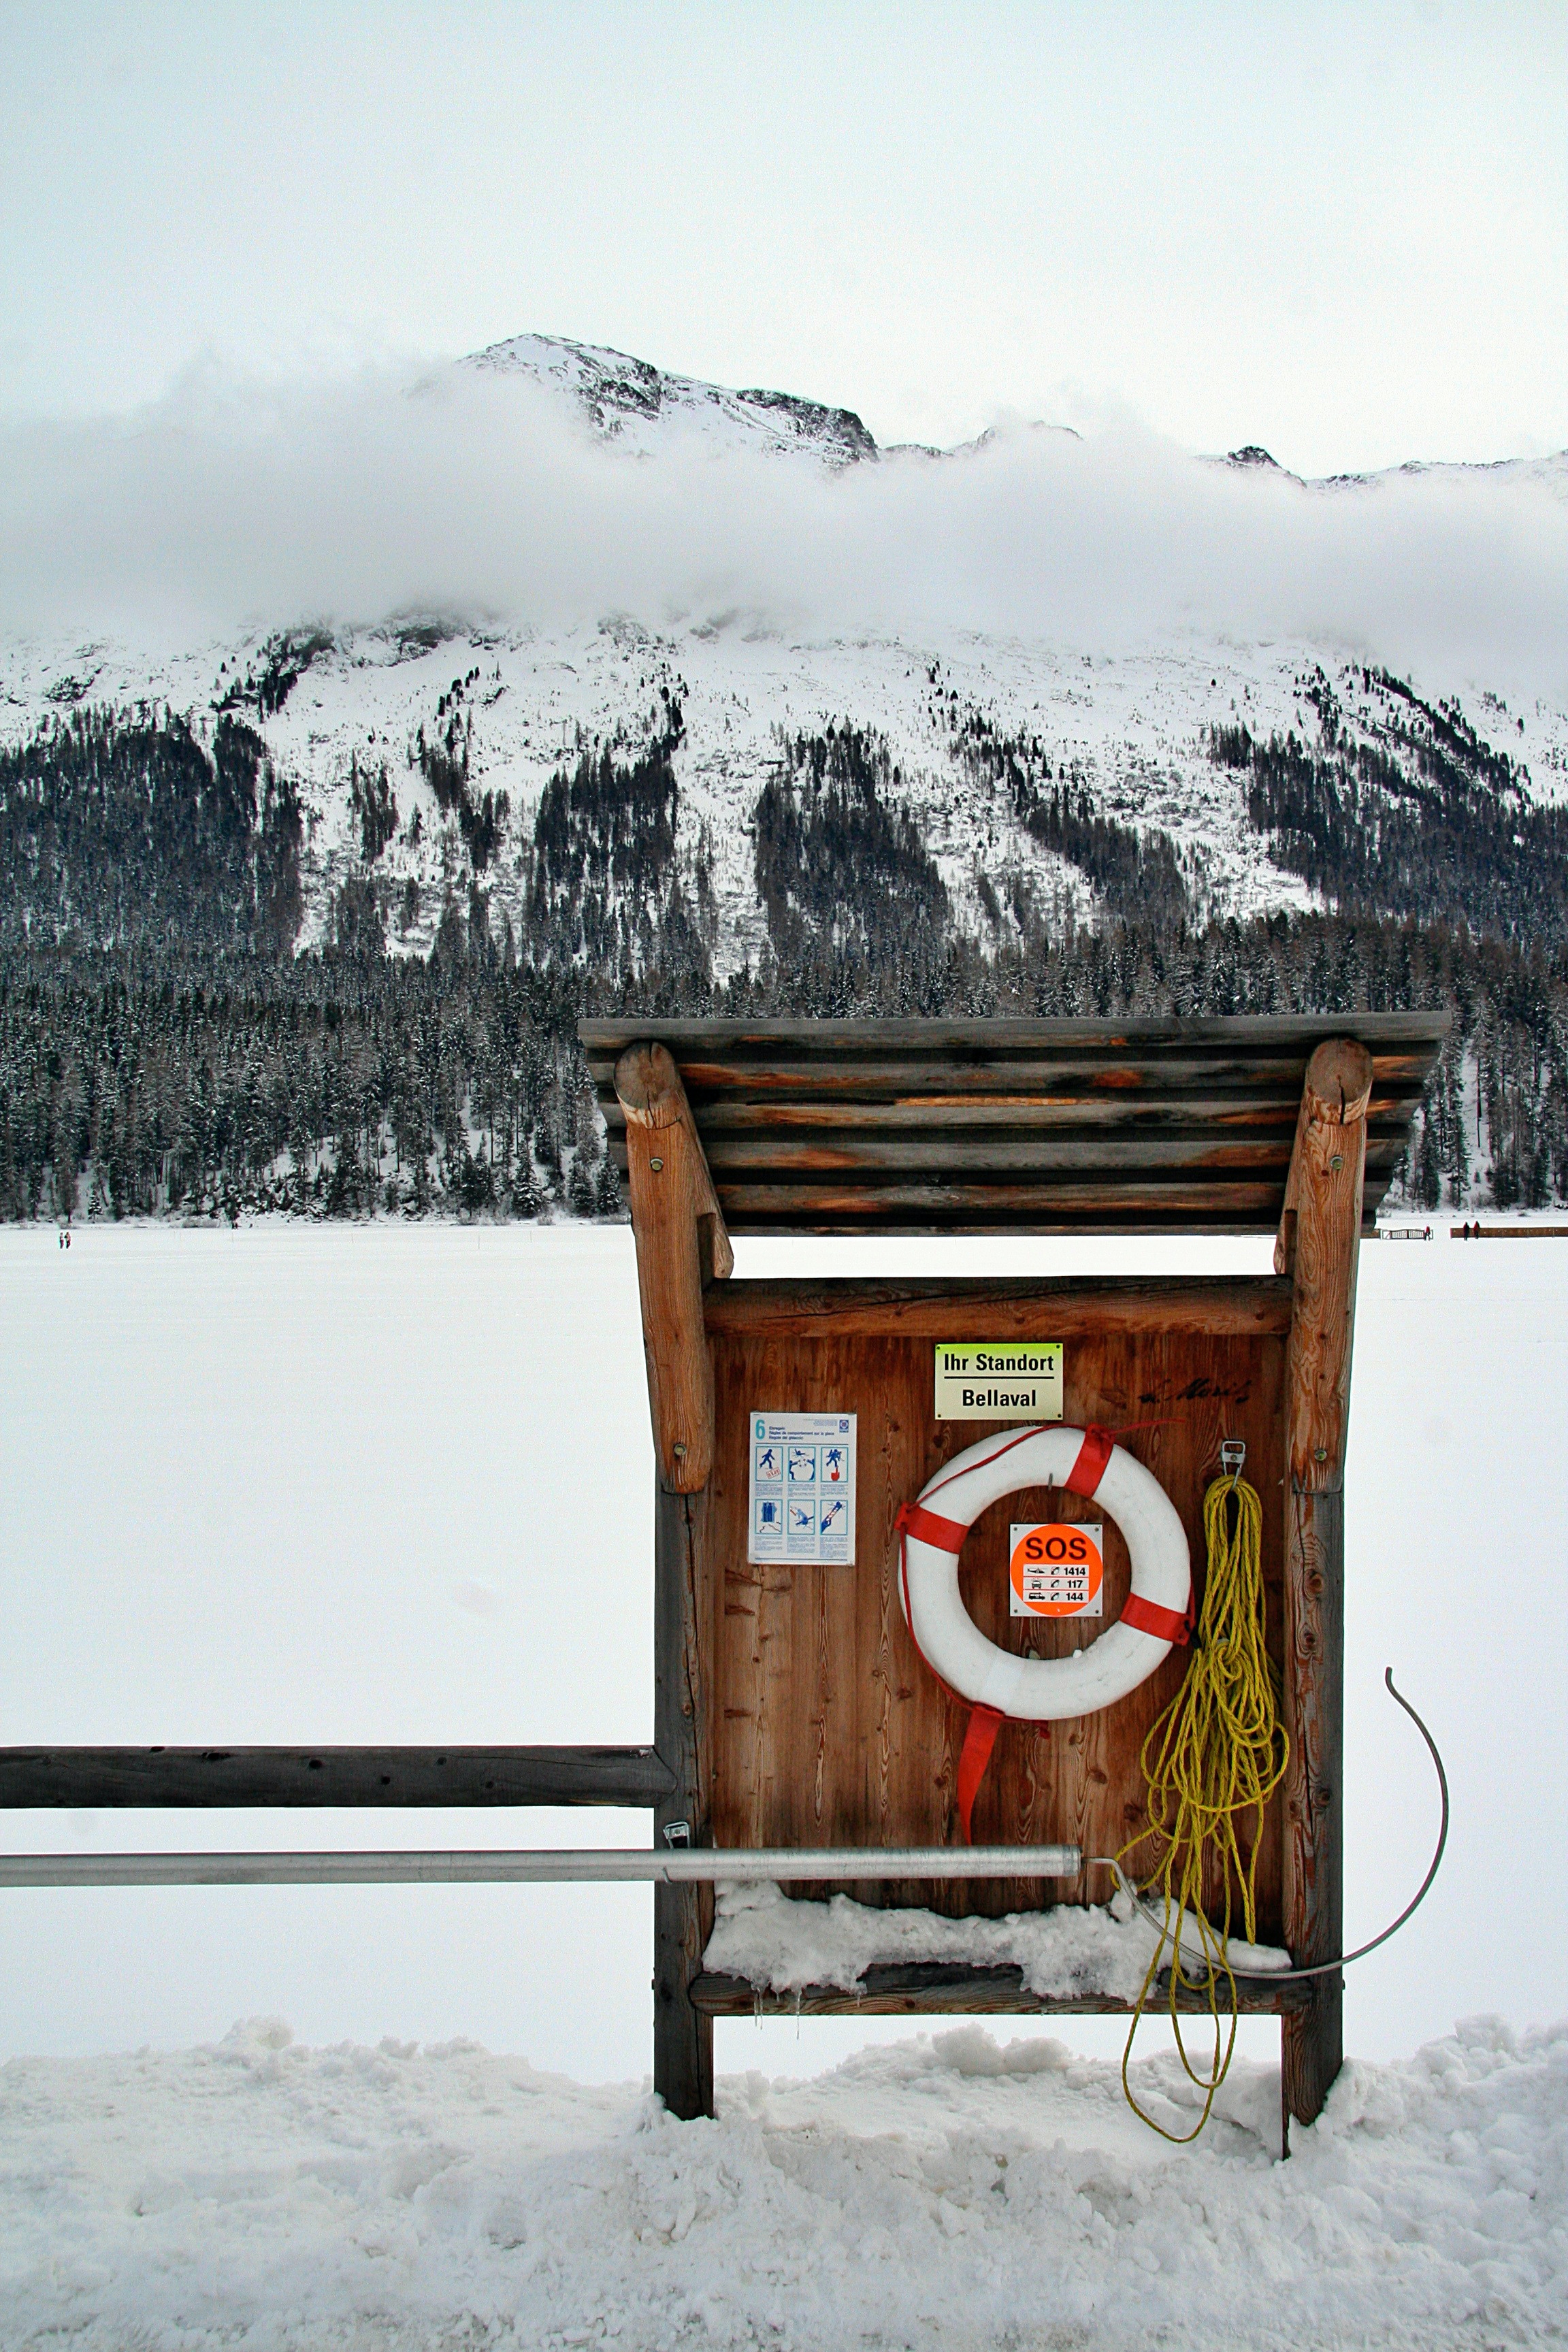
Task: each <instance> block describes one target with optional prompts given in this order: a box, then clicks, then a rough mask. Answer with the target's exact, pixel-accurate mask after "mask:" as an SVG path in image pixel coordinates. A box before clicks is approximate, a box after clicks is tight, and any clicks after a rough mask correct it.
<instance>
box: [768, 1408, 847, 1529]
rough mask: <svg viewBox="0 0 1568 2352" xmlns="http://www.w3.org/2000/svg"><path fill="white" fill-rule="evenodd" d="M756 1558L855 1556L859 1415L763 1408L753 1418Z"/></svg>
mask: <svg viewBox="0 0 1568 2352" xmlns="http://www.w3.org/2000/svg"><path fill="white" fill-rule="evenodd" d="M749 1432H750V1444H749V1446H748V1452H749V1454H750V1455H751V1492H750V1496H749V1498H748V1499H749V1506H750V1518H749V1528H748V1540H747V1545H746V1558H747V1559H749V1560H752V1561H757V1562H765V1561H768V1560H798V1561H800V1562H802V1563H806V1562H809V1561H812V1560H817V1561H820V1562H822V1563H823V1564H824V1565H832V1566H835V1567H837V1566H840V1565H842V1566H844V1567H847V1566H849V1565H850V1563H851V1562H852V1561H853V1560H854V1558H855V1415H854V1414H853V1413H852V1412H752V1416H751V1421H750V1423H749Z"/></svg>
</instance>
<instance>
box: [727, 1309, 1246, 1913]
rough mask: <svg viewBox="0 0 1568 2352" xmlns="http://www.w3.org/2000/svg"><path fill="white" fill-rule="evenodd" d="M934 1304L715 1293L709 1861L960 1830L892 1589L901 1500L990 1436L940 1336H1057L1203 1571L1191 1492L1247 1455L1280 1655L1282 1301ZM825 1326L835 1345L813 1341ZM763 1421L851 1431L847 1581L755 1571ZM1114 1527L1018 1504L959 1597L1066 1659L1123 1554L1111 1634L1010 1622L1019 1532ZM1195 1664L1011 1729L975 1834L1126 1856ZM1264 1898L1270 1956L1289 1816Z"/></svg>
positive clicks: (1197, 1494) (875, 1892)
mask: <svg viewBox="0 0 1568 2352" xmlns="http://www.w3.org/2000/svg"><path fill="white" fill-rule="evenodd" d="M929 1287H930V1289H931V1291H932V1292H936V1293H937V1295H936V1296H934V1297H931V1296H928V1297H922V1296H921V1295H920V1286H906V1287H905V1288H904V1289H903V1290H902V1291H901V1292H898V1291H895V1290H894V1289H893V1287H892V1286H888V1287H886V1288H883V1289H881V1290H880V1291H879V1292H876V1293H875V1295H873V1292H874V1286H856V1285H852V1284H843V1285H834V1284H831V1283H819V1284H814V1285H810V1286H791V1285H782V1284H780V1285H767V1284H761V1283H743V1284H731V1285H727V1286H724V1288H723V1290H722V1291H715V1292H710V1294H709V1310H708V1311H709V1331H710V1339H711V1341H712V1346H713V1363H714V1386H715V1398H716V1409H717V1432H716V1455H715V1464H714V1471H713V1477H712V1482H711V1486H710V1493H709V1497H708V1506H707V1508H706V1511H705V1512H704V1514H703V1516H702V1521H701V1527H700V1537H699V1545H698V1561H697V1569H698V1584H697V1605H698V1608H699V1611H700V1612H703V1613H705V1614H706V1617H707V1622H708V1625H709V1629H710V1630H709V1633H708V1638H707V1639H706V1641H705V1642H704V1643H703V1646H704V1648H705V1650H706V1651H707V1654H708V1655H709V1656H710V1658H711V1660H712V1662H713V1664H712V1674H711V1678H710V1725H711V1760H710V1772H711V1805H710V1824H711V1834H712V1836H713V1839H714V1842H715V1843H717V1844H721V1845H731V1844H732V1845H742V1846H744V1845H805V1844H811V1845H817V1844H822V1845H829V1844H844V1845H857V1844H862V1843H865V1844H903V1843H910V1844H919V1843H948V1842H950V1841H952V1839H953V1838H954V1837H956V1835H957V1834H958V1832H957V1827H956V1822H955V1818H954V1813H953V1780H954V1774H955V1771H956V1766H957V1758H958V1752H959V1748H960V1745H961V1743H962V1740H963V1727H964V1722H965V1719H966V1714H967V1710H966V1709H965V1708H964V1707H963V1706H959V1705H956V1704H953V1703H950V1702H949V1701H948V1700H947V1699H946V1698H945V1696H944V1695H943V1693H942V1690H941V1688H940V1686H939V1685H938V1684H937V1683H936V1681H935V1680H934V1678H933V1677H932V1676H931V1674H930V1673H929V1672H928V1671H927V1670H926V1668H925V1667H924V1666H923V1665H922V1664H921V1662H920V1660H919V1659H918V1657H917V1656H916V1654H915V1652H914V1649H913V1646H912V1643H911V1642H910V1636H909V1633H908V1631H907V1629H906V1627H905V1625H904V1622H903V1619H902V1615H901V1612H900V1607H899V1601H898V1595H897V1589H896V1580H897V1538H896V1536H895V1533H894V1518H895V1515H896V1513H897V1511H898V1508H899V1507H900V1504H901V1503H902V1502H904V1501H905V1500H906V1499H912V1498H913V1496H915V1495H916V1494H918V1492H919V1491H920V1489H921V1486H923V1484H924V1483H925V1481H926V1479H927V1478H928V1477H930V1476H931V1474H932V1473H933V1472H934V1471H935V1470H936V1469H937V1468H938V1467H939V1465H941V1464H942V1463H943V1462H944V1461H946V1460H948V1459H950V1458H951V1456H952V1454H956V1453H958V1452H960V1451H962V1449H963V1447H965V1446H967V1445H970V1444H973V1443H975V1442H976V1441H977V1440H978V1439H980V1438H982V1437H984V1436H985V1435H986V1434H988V1433H989V1429H988V1425H987V1424H984V1423H937V1422H936V1421H935V1420H934V1418H933V1411H932V1373H933V1354H932V1351H933V1343H934V1340H935V1339H936V1338H942V1339H972V1340H980V1339H988V1338H995V1339H1003V1338H1008V1339H1013V1338H1022V1337H1030V1338H1037V1339H1057V1338H1059V1339H1064V1341H1065V1344H1066V1363H1065V1388H1066V1418H1067V1419H1068V1421H1069V1422H1077V1423H1083V1422H1087V1421H1091V1420H1098V1421H1100V1422H1103V1423H1107V1424H1108V1425H1110V1426H1111V1427H1121V1426H1123V1425H1125V1424H1128V1423H1134V1422H1150V1421H1152V1422H1154V1423H1157V1424H1158V1425H1157V1426H1154V1427H1152V1428H1147V1429H1142V1430H1138V1431H1135V1432H1132V1433H1130V1434H1129V1435H1128V1437H1127V1440H1126V1442H1127V1444H1128V1445H1129V1448H1130V1450H1131V1451H1132V1452H1133V1453H1135V1454H1137V1455H1138V1457H1139V1458H1140V1459H1141V1460H1142V1461H1143V1462H1145V1463H1146V1464H1147V1465H1149V1467H1150V1468H1151V1469H1152V1471H1153V1472H1154V1474H1155V1475H1156V1476H1157V1477H1158V1478H1159V1479H1160V1481H1161V1483H1162V1485H1163V1486H1164V1487H1165V1489H1166V1491H1167V1492H1168V1493H1169V1494H1170V1495H1171V1496H1172V1499H1173V1502H1174V1503H1175V1505H1176V1507H1177V1508H1178V1510H1179V1511H1180V1512H1181V1514H1182V1517H1183V1520H1184V1524H1185V1526H1186V1529H1187V1535H1188V1540H1189V1543H1190V1544H1191V1546H1192V1549H1193V1558H1194V1568H1195V1569H1196V1570H1197V1571H1198V1573H1199V1575H1200V1577H1201V1573H1202V1565H1203V1558H1204V1542H1203V1497H1204V1492H1205V1487H1206V1486H1207V1484H1208V1482H1209V1480H1210V1478H1211V1477H1213V1476H1214V1475H1216V1473H1217V1470H1218V1449H1219V1443H1220V1440H1221V1438H1222V1437H1226V1436H1232V1437H1241V1438H1244V1439H1245V1440H1246V1442H1247V1476H1248V1477H1249V1478H1250V1479H1251V1480H1252V1482H1253V1483H1254V1484H1255V1485H1256V1486H1258V1489H1259V1491H1260V1493H1261V1494H1262V1495H1263V1496H1264V1497H1265V1499H1266V1505H1268V1507H1266V1510H1265V1514H1264V1528H1265V1538H1264V1540H1265V1558H1264V1569H1265V1578H1266V1583H1267V1589H1268V1640H1269V1646H1270V1651H1271V1654H1273V1655H1274V1656H1275V1657H1276V1658H1279V1655H1280V1654H1281V1610H1282V1599H1281V1590H1282V1588H1281V1578H1282V1561H1281V1549H1282V1536H1281V1521H1282V1514H1281V1512H1280V1510H1279V1507H1278V1502H1277V1498H1278V1497H1279V1496H1280V1493H1281V1480H1282V1478H1283V1475H1284V1467H1285V1465H1284V1460H1283V1421H1284V1416H1283V1381H1284V1369H1285V1347H1286V1331H1287V1328H1288V1322H1289V1284H1288V1283H1286V1282H1279V1283H1277V1284H1271V1283H1258V1284H1236V1283H1228V1284H1224V1285H1220V1284H1203V1283H1196V1284H1184V1283H1181V1282H1171V1283H1165V1284H1160V1283H1142V1284H1126V1285H1117V1284H1114V1283H1106V1284H1101V1285H1100V1286H1096V1289H1095V1292H1094V1293H1093V1295H1090V1296H1088V1297H1086V1295H1085V1292H1084V1290H1083V1289H1082V1287H1081V1286H1079V1287H1077V1288H1075V1287H1074V1286H1064V1285H1056V1286H1053V1285H1051V1284H1048V1283H1042V1284H1038V1285H1028V1284H1025V1283H1019V1282H1016V1281H1014V1282H1008V1283H1005V1284H995V1285H985V1284H971V1285H965V1286H963V1290H962V1294H959V1293H949V1295H947V1296H946V1297H942V1296H941V1294H940V1289H939V1286H929ZM792 1292H798V1293H804V1294H805V1296H804V1297H801V1296H796V1297H791V1296H790V1295H789V1294H791V1293H792ZM857 1299H858V1300H859V1306H858V1307H857V1306H856V1303H855V1302H856V1300H857ZM830 1320H831V1324H832V1328H830V1329H824V1328H821V1327H822V1326H823V1325H825V1324H826V1323H828V1322H829V1321H830ZM814 1326H816V1327H817V1328H813V1327H814ZM911 1326H913V1327H914V1328H910V1327H911ZM1194 1326H1196V1327H1198V1328H1194ZM1205 1326H1206V1327H1208V1328H1204V1327H1205ZM764 1408H765V1409H770V1410H775V1411H826V1410H827V1409H829V1408H831V1409H833V1410H835V1411H843V1412H855V1413H857V1414H858V1417H859V1422H858V1518H857V1531H856V1565H855V1566H854V1567H853V1568H816V1567H809V1566H808V1567H767V1568H761V1567H753V1566H751V1565H749V1564H748V1562H747V1559H746V1549H747V1544H746V1514H747V1499H748V1498H747V1456H746V1428H747V1421H748V1418H749V1416H750V1414H751V1413H752V1412H756V1411H758V1410H761V1409H764ZM1056 1517H1060V1518H1072V1517H1079V1518H1093V1517H1104V1514H1103V1513H1102V1512H1100V1511H1098V1510H1097V1509H1096V1508H1095V1507H1094V1506H1093V1505H1092V1504H1087V1503H1083V1502H1080V1501H1079V1498H1077V1497H1075V1496H1063V1495H1060V1494H1059V1493H1057V1494H1052V1493H1047V1492H1046V1491H1045V1490H1037V1491H1034V1492H1027V1493H1022V1494H1019V1495H1017V1496H1013V1497H1010V1498H1007V1499H1005V1500H1004V1501H1003V1502H1001V1503H999V1504H997V1505H995V1506H994V1507H993V1508H992V1509H991V1510H990V1511H988V1512H987V1513H985V1514H984V1517H982V1518H981V1519H980V1520H978V1521H977V1522H976V1525H975V1528H974V1531H973V1535H972V1536H971V1538H970V1541H969V1543H968V1545H967V1546H966V1547H965V1550H964V1554H963V1580H964V1593H965V1599H966V1601H967V1602H968V1605H969V1608H970V1610H971V1612H972V1613H973V1617H974V1619H975V1622H977V1623H978V1624H979V1625H980V1626H981V1628H982V1629H983V1630H984V1632H985V1633H987V1634H989V1635H990V1637H991V1638H992V1640H994V1641H996V1642H999V1643H1002V1644H1003V1645H1004V1646H1005V1647H1008V1648H1014V1649H1016V1648H1021V1647H1023V1646H1024V1645H1025V1644H1026V1643H1028V1644H1029V1645H1030V1646H1032V1647H1033V1648H1034V1650H1035V1652H1036V1654H1038V1655H1042V1656H1054V1655H1058V1654H1061V1653H1062V1652H1063V1651H1065V1650H1068V1649H1070V1648H1072V1647H1075V1646H1077V1645H1078V1644H1079V1643H1080V1642H1081V1641H1082V1640H1084V1639H1085V1638H1090V1639H1092V1638H1094V1637H1095V1636H1096V1635H1097V1634H1098V1633H1099V1632H1101V1631H1103V1630H1104V1629H1105V1628H1106V1627H1109V1626H1110V1625H1111V1624H1112V1623H1114V1622H1115V1620H1116V1617H1117V1615H1118V1614H1119V1613H1120V1611H1121V1604H1122V1602H1123V1601H1124V1600H1125V1598H1126V1594H1127V1590H1128V1562H1127V1554H1126V1550H1125V1547H1124V1546H1123V1544H1122V1542H1121V1537H1120V1535H1119V1533H1118V1532H1117V1531H1116V1530H1115V1529H1114V1527H1113V1526H1112V1525H1111V1524H1110V1522H1109V1521H1108V1522H1107V1538H1108V1561H1107V1596H1106V1614H1105V1616H1104V1617H1103V1618H1102V1619H1100V1620H1098V1621H1092V1620H1085V1621H1081V1622H1078V1623H1071V1624H1060V1625H1049V1624H1045V1623H1040V1622H1021V1621H1018V1620H1016V1619H1010V1618H1009V1617H1008V1614H1007V1601H1006V1542H1007V1528H1008V1524H1009V1522H1010V1521H1011V1520H1013V1519H1015V1518H1016V1519H1030V1518H1042V1519H1044V1518H1056ZM1183 1671H1184V1657H1183V1656H1182V1655H1180V1654H1173V1656H1172V1658H1171V1659H1170V1660H1168V1661H1167V1663H1166V1664H1165V1665H1164V1666H1163V1668H1162V1669H1161V1670H1160V1671H1159V1672H1158V1673H1157V1674H1156V1675H1153V1676H1152V1678H1151V1679H1150V1680H1149V1681H1148V1682H1147V1683H1145V1684H1144V1685H1142V1686H1141V1688H1140V1689H1139V1690H1138V1691H1136V1692H1134V1693H1133V1694H1131V1696H1129V1697H1128V1698H1126V1699H1124V1700H1122V1701H1121V1703H1120V1704H1119V1705H1117V1706H1114V1707H1111V1708H1110V1709H1107V1710H1105V1711H1103V1712H1102V1713H1100V1714H1098V1715H1095V1716H1092V1717H1088V1718H1086V1719H1084V1720H1082V1721H1079V1722H1071V1723H1064V1724H1058V1725H1053V1726H1050V1727H1048V1728H1047V1727H1038V1728H1036V1727H1024V1726H1021V1725H1008V1726H1006V1727H1004V1730H1003V1732H1002V1735H1001V1737H1000V1738H999V1740H998V1742H997V1747H996V1751H995V1754H994V1759H993V1762H992V1766H991V1769H990V1772H989V1774H988V1775H987V1779H986V1782H985V1785H984V1788H983V1790H982V1792H981V1796H980V1799H979V1801H978V1802H977V1804H976V1807H975V1811H974V1835H975V1838H976V1840H977V1841H984V1842H991V1841H995V1842H998V1843H1005V1842H1026V1841H1034V1840H1047V1839H1064V1840H1069V1841H1073V1842H1075V1843H1079V1844H1081V1846H1082V1847H1083V1849H1084V1851H1085V1853H1090V1854H1094V1853H1114V1852H1116V1851H1117V1850H1118V1848H1120V1847H1121V1845H1122V1844H1123V1843H1125V1841H1126V1840H1127V1838H1128V1837H1129V1836H1131V1833H1132V1832H1133V1831H1134V1830H1135V1829H1136V1828H1137V1827H1138V1826H1139V1825H1140V1824H1141V1822H1142V1820H1143V1818H1144V1815H1143V1795H1144V1786H1143V1780H1142V1770H1141V1767H1140V1761H1139V1758H1140V1750H1141V1748H1142V1740H1143V1738H1144V1735H1145V1733H1146V1731H1147V1730H1148V1728H1149V1727H1150V1725H1151V1724H1152V1722H1153V1720H1154V1718H1155V1717H1156V1716H1157V1715H1158V1713H1159V1711H1160V1709H1161V1708H1162V1707H1163V1706H1164V1705H1165V1704H1166V1702H1167V1701H1168V1700H1169V1699H1170V1697H1171V1696H1173V1693H1174V1691H1175V1690H1176V1688H1177V1686H1178V1685H1179V1684H1180V1681H1181V1678H1182V1674H1183ZM1258 1884H1259V1889H1260V1895H1261V1902H1260V1911H1259V1918H1258V1933H1259V1935H1260V1936H1261V1937H1264V1938H1265V1939H1266V1940H1275V1939H1277V1938H1278V1937H1279V1932H1280V1851H1279V1811H1278V1807H1276V1808H1275V1810H1274V1812H1273V1814H1272V1816H1271V1818H1270V1820H1269V1822H1268V1826H1267V1829H1266V1832H1265V1837H1264V1847H1263V1853H1262V1855H1261V1857H1260V1866H1259V1878H1258ZM818 1891H824V1890H818ZM847 1891H848V1892H851V1893H853V1894H854V1895H856V1896H857V1897H858V1899H859V1900H861V1901H863V1902H867V1903H872V1904H919V1905H923V1906H928V1907H930V1908H932V1909H938V1910H944V1911H947V1912H949V1913H952V1914H962V1913H964V1912H968V1911H978V1912H986V1913H991V1914H997V1915H999V1914H1001V1913H1004V1912H1005V1911H1008V1910H1011V1909H1017V1908H1020V1907H1026V1906H1032V1905H1036V1904H1038V1903H1040V1902H1042V1901H1047V1900H1049V1901H1058V1902H1061V1901H1079V1900H1084V1899H1099V1900H1103V1899H1104V1896H1105V1894H1106V1891H1107V1882H1106V1879H1105V1876H1104V1874H1100V1875H1098V1876H1097V1877H1096V1878H1095V1879H1094V1880H1092V1881H1091V1882H1090V1883H1089V1886H1088V1887H1087V1889H1086V1888H1085V1887H1084V1886H1082V1885H1052V1886H1049V1887H1047V1886H1044V1885H1041V1884H1040V1883H1039V1882H1037V1881H1036V1882H1030V1881H1025V1880H1020V1881H1014V1882H1009V1883H1006V1884H1004V1885H984V1884H982V1885H964V1884H962V1883H957V1882H946V1883H942V1884H931V1883H926V1882H921V1883H918V1884H910V1885H875V1884H868V1885H858V1886H854V1887H851V1888H849V1889H848V1890H847ZM1213 1892H1214V1894H1215V1895H1217V1894H1218V1892H1219V1889H1218V1888H1217V1886H1216V1887H1215V1889H1214V1890H1213Z"/></svg>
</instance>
